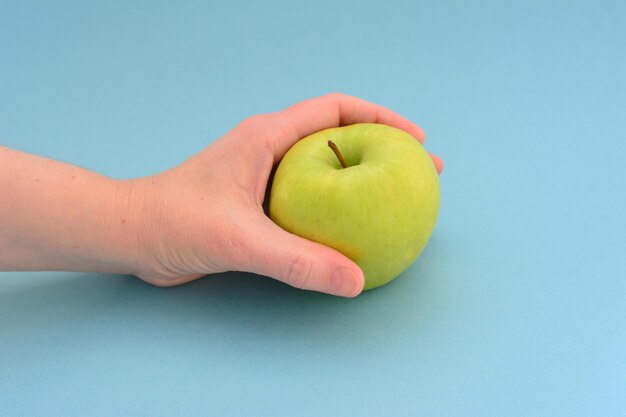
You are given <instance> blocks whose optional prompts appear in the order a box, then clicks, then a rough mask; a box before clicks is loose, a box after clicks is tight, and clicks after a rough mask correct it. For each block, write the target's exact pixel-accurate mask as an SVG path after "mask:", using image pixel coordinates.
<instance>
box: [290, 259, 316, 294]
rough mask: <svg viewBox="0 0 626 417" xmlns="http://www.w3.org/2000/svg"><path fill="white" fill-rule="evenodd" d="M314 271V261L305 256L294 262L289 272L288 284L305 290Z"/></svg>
mask: <svg viewBox="0 0 626 417" xmlns="http://www.w3.org/2000/svg"><path fill="white" fill-rule="evenodd" d="M312 270H313V261H312V260H311V259H310V258H308V257H306V256H303V255H300V256H298V257H297V258H296V259H294V260H293V262H292V263H291V265H290V267H289V271H288V272H287V284H289V285H291V286H293V287H296V288H301V289H304V288H306V287H307V285H308V283H309V281H310V279H311V273H312Z"/></svg>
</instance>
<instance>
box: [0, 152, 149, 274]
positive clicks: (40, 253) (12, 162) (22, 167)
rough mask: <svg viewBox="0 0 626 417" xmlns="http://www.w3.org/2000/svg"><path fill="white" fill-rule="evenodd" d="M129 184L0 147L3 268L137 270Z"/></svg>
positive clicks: (0, 260)
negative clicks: (134, 266) (134, 268)
mask: <svg viewBox="0 0 626 417" xmlns="http://www.w3.org/2000/svg"><path fill="white" fill-rule="evenodd" d="M131 187H132V182H129V181H114V180H112V179H109V178H106V177H104V176H102V175H99V174H96V173H94V172H91V171H88V170H86V169H83V168H80V167H77V166H73V165H69V164H65V163H61V162H58V161H53V160H50V159H47V158H42V157H38V156H35V155H31V154H27V153H24V152H19V151H15V150H12V149H8V148H5V147H1V146H0V270H5V271H7V270H63V271H100V272H114V273H134V271H133V263H134V262H135V258H136V256H137V249H138V232H137V231H138V227H137V226H138V224H137V223H138V218H137V213H136V211H135V210H134V201H133V200H134V199H133V198H132V192H131Z"/></svg>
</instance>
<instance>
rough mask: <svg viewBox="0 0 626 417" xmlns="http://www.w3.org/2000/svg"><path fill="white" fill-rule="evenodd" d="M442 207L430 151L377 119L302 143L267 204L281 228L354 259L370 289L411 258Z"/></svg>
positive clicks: (286, 159)
mask: <svg viewBox="0 0 626 417" xmlns="http://www.w3.org/2000/svg"><path fill="white" fill-rule="evenodd" d="M329 141H331V142H329ZM333 148H335V150H333ZM342 156H343V157H342ZM340 158H341V159H343V160H344V162H343V164H342V162H341V161H340ZM342 165H345V166H346V167H345V168H344V167H343V166H342ZM438 212H439V176H438V175H437V170H436V168H435V165H434V164H433V161H432V160H431V158H430V156H429V155H428V153H427V152H426V151H425V150H424V148H423V147H422V145H421V144H420V143H419V142H418V141H417V140H416V139H415V138H414V137H413V136H411V135H409V134H408V133H406V132H404V131H402V130H399V129H395V128H392V127H389V126H385V125H382V124H372V123H361V124H355V125H350V126H345V127H339V128H334V129H326V130H322V131H320V132H317V133H314V134H312V135H310V136H307V137H306V138H304V139H302V140H300V141H299V142H297V143H296V144H295V145H294V146H293V147H292V148H291V149H290V150H289V151H288V152H287V154H286V155H285V156H284V158H283V159H282V161H281V162H280V164H279V166H278V169H277V170H276V174H275V176H274V182H273V184H272V189H271V194H270V206H269V213H270V217H271V219H272V220H273V221H274V222H275V223H276V224H278V225H279V226H280V227H282V228H283V229H285V230H287V231H288V232H291V233H294V234H296V235H298V236H301V237H303V238H306V239H309V240H313V241H316V242H319V243H322V244H324V245H327V246H330V247H332V248H334V249H336V250H338V251H339V252H341V253H343V254H344V255H346V256H347V257H348V258H350V259H352V260H353V261H354V262H356V263H357V264H358V265H359V266H360V267H361V269H362V270H363V273H364V274H365V287H364V288H365V289H366V290H367V289H371V288H376V287H379V286H381V285H384V284H386V283H388V282H389V281H391V280H393V279H394V278H396V277H397V276H398V275H400V274H401V273H402V272H403V271H404V270H405V269H407V268H408V267H409V265H411V263H413V261H414V260H415V259H416V258H417V257H418V256H419V254H420V253H421V252H422V250H423V249H424V247H425V246H426V243H427V242H428V240H429V238H430V236H431V234H432V232H433V229H434V228H435V223H436V221H437V215H438Z"/></svg>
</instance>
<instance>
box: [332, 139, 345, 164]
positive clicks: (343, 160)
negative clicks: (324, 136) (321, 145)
mask: <svg viewBox="0 0 626 417" xmlns="http://www.w3.org/2000/svg"><path fill="white" fill-rule="evenodd" d="M328 146H329V147H330V149H332V150H333V152H334V153H335V155H336V156H337V159H339V163H340V164H341V166H342V167H343V168H348V165H347V164H346V160H345V159H343V155H342V154H341V152H339V148H338V147H337V145H335V142H333V141H332V140H329V141H328Z"/></svg>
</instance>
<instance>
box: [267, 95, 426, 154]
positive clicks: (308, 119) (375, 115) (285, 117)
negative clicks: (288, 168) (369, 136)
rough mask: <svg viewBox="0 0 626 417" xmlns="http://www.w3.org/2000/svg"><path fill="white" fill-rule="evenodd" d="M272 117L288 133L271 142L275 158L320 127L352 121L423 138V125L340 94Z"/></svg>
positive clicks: (289, 109)
mask: <svg viewBox="0 0 626 417" xmlns="http://www.w3.org/2000/svg"><path fill="white" fill-rule="evenodd" d="M272 116H275V117H276V118H277V121H278V122H279V123H280V124H281V131H282V132H286V133H287V135H286V136H287V137H279V138H277V139H276V140H275V141H274V143H273V145H274V148H275V158H276V160H277V161H278V160H280V159H281V158H282V157H283V155H284V154H285V153H286V152H287V150H289V148H291V146H293V144H294V143H296V142H297V141H298V140H300V139H302V138H303V137H305V136H308V135H310V134H313V133H315V132H318V131H320V130H323V129H328V128H332V127H339V126H345V125H349V124H354V123H381V124H385V125H388V126H391V127H395V128H398V129H402V130H404V131H406V132H408V133H409V134H411V135H413V136H414V137H415V138H416V139H417V140H419V141H420V142H421V143H424V140H425V137H426V136H425V134H424V131H423V130H422V128H420V127H419V126H418V125H416V124H415V123H413V122H411V121H409V120H407V119H405V118H404V117H402V116H400V115H399V114H397V113H394V112H392V111H391V110H388V109H386V108H384V107H382V106H379V105H377V104H373V103H370V102H367V101H365V100H361V99H359V98H356V97H351V96H348V95H344V94H339V93H332V94H327V95H325V96H322V97H316V98H312V99H309V100H305V101H303V102H300V103H298V104H295V105H293V106H291V107H289V108H287V109H285V110H283V111H280V112H278V113H274V114H273V115H272Z"/></svg>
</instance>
